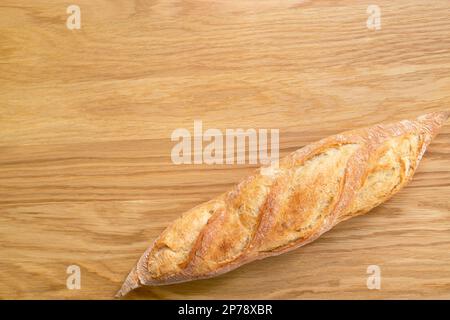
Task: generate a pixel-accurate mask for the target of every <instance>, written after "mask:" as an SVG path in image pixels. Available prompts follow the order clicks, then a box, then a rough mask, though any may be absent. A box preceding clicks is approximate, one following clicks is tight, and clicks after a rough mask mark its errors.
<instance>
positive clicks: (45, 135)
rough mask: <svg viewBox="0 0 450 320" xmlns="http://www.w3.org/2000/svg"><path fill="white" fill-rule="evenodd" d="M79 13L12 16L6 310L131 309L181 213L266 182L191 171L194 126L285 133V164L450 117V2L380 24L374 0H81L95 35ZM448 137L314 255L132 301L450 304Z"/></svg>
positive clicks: (22, 4)
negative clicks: (375, 127)
mask: <svg viewBox="0 0 450 320" xmlns="http://www.w3.org/2000/svg"><path fill="white" fill-rule="evenodd" d="M371 3H372V2H371ZM69 4H70V3H68V2H67V1H54V0H52V1H51V0H45V1H44V0H36V1H24V0H20V1H17V0H2V1H1V4H0V17H1V19H0V58H1V60H0V119H1V120H0V298H3V299H5V298H14V299H24V298H32V299H47V298H57V299H60V298H63V299H66V298H68V299H93V298H98V299H111V298H113V296H114V294H115V292H116V291H117V290H118V289H119V287H120V285H121V283H122V281H123V280H124V278H125V276H126V275H127V274H128V271H129V270H130V269H131V267H132V266H133V265H134V263H135V262H136V260H137V259H138V257H139V256H140V255H141V253H142V252H143V251H144V249H145V248H146V247H147V246H148V245H149V244H150V243H151V242H152V241H153V239H155V237H156V236H157V235H158V234H159V233H160V232H161V231H162V230H163V229H164V228H165V227H166V226H167V225H168V224H169V223H170V222H171V221H172V220H173V219H175V218H176V217H177V216H179V215H180V214H181V213H182V212H184V211H185V210H187V209H189V208H191V207H193V206H194V205H196V204H199V203H201V202H203V201H206V200H208V199H210V198H212V197H214V196H216V195H218V194H220V193H222V192H224V191H226V190H228V189H229V188H230V187H231V186H232V185H233V184H235V183H237V182H238V181H239V180H240V179H242V178H243V177H245V176H246V175H248V174H249V173H250V172H251V171H252V170H253V168H254V167H255V166H254V165H248V164H246V165H205V164H203V165H202V164H196V165H194V164H191V165H175V164H173V163H172V161H171V157H170V153H171V149H172V148H173V146H174V144H175V142H172V141H171V140H170V136H171V133H172V132H173V130H175V129H177V128H187V129H189V130H191V131H192V130H193V129H192V127H193V121H194V119H198V120H202V121H203V126H204V129H206V128H218V129H220V130H225V129H226V128H244V129H248V128H269V129H270V128H276V129H279V130H280V154H281V155H286V154H287V153H289V152H291V151H293V150H295V149H297V148H300V147H302V146H304V145H305V144H307V143H309V142H312V141H315V140H317V139H320V138H322V137H325V136H327V135H330V134H332V133H337V132H339V131H343V130H346V129H350V128H359V127H363V126H368V125H371V124H375V123H378V122H383V121H394V120H400V119H403V118H414V117H416V116H417V115H420V114H423V113H426V112H429V111H437V110H449V109H450V19H449V15H448V14H449V12H450V2H449V1H448V0H434V1H430V2H426V3H425V2H423V1H418V0H407V1H406V0H402V1H388V0H376V1H373V4H376V5H378V6H379V8H380V9H381V29H380V30H369V29H368V27H367V25H366V21H367V19H368V16H369V15H368V13H367V6H368V2H367V1H350V0H345V1H343V0H342V1H327V0H323V1H321V0H317V1H297V0H290V1H278V0H267V1H260V0H244V1H225V0H222V1H213V0H202V1H200V0H177V1H174V0H169V1H167V0H164V1H137V0H136V1H130V0H115V1H106V0H99V1H90V0H89V1H88V0H77V1H76V4H77V5H78V6H79V7H80V9H81V29H79V30H76V29H75V30H69V29H68V28H67V27H66V20H67V18H68V17H69V14H67V12H66V9H67V6H68V5H69ZM449 122H450V121H449ZM449 143H450V123H447V125H446V126H445V127H444V128H443V129H442V132H441V134H440V135H439V136H438V137H437V138H436V139H435V141H434V142H433V143H432V145H431V146H430V147H429V150H428V152H427V153H426V155H425V157H424V159H423V161H422V163H421V165H420V167H419V169H418V172H417V173H416V176H415V179H414V180H413V182H412V183H411V184H410V185H409V186H408V187H407V188H405V189H404V190H402V191H401V192H400V193H399V194H398V195H396V196H395V197H394V198H393V199H391V200H390V201H388V202H387V203H385V204H383V205H381V206H380V207H378V208H376V209H374V210H373V211H372V212H371V213H370V214H368V215H365V216H361V217H358V218H355V219H353V220H350V221H346V222H344V223H342V224H340V225H338V226H337V227H336V228H335V229H333V230H332V231H330V232H329V233H327V234H325V235H323V236H322V237H321V238H320V239H319V240H317V241H316V242H314V243H312V244H310V245H307V246H305V247H303V248H300V249H298V250H296V251H294V252H291V253H288V254H284V255H282V256H278V257H274V258H269V259H265V260H262V261H258V262H254V263H251V264H249V265H246V266H244V267H241V268H239V269H237V270H235V271H233V272H230V273H228V274H225V275H223V276H220V277H217V278H214V279H209V280H202V281H196V282H191V283H185V284H178V285H170V286H164V287H155V288H144V289H139V290H137V291H136V292H134V293H132V294H130V295H129V296H128V297H129V298H135V299H161V298H187V299H191V298H212V299H216V298H226V299H232V298H242V299H245V298H258V299H260V298H261V299H264V298H271V299H276V298H295V299H303V298H349V299H358V298H447V299H448V298H450V202H449V195H450V183H449V181H450V146H449ZM70 265H77V266H79V267H80V271H81V289H79V290H69V289H68V288H67V287H66V280H67V277H68V276H69V275H68V274H67V273H66V269H67V267H68V266H70ZM369 265H378V266H379V267H380V270H381V289H380V290H369V289H368V288H367V285H366V281H367V277H368V276H369V275H368V274H367V267H368V266H369Z"/></svg>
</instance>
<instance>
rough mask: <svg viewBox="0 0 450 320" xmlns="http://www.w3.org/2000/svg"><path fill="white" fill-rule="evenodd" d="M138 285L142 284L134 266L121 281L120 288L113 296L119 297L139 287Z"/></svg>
mask: <svg viewBox="0 0 450 320" xmlns="http://www.w3.org/2000/svg"><path fill="white" fill-rule="evenodd" d="M140 286H142V284H141V282H140V280H139V277H138V274H137V270H136V267H134V268H133V270H131V272H130V274H129V275H128V277H127V279H126V280H125V282H124V283H123V285H122V288H120V290H119V291H118V292H117V293H116V295H115V297H116V298H121V297H123V296H125V295H126V294H128V293H129V292H130V291H132V290H134V289H136V288H139V287H140Z"/></svg>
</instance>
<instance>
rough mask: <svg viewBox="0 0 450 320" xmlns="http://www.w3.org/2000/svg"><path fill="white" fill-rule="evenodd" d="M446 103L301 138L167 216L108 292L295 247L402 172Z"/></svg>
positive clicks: (374, 201)
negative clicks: (262, 165) (219, 190)
mask: <svg viewBox="0 0 450 320" xmlns="http://www.w3.org/2000/svg"><path fill="white" fill-rule="evenodd" d="M447 117H448V113H447V112H436V113H430V114H426V115H424V116H421V117H419V118H417V119H416V120H413V121H409V120H404V121H400V122H397V123H393V124H386V125H383V124H382V125H375V126H373V127H370V128H365V129H359V130H353V131H348V132H344V133H341V134H337V135H334V136H331V137H328V138H325V139H322V140H320V141H318V142H316V143H313V144H310V145H308V146H305V147H303V148H301V149H299V150H297V151H295V152H293V153H292V154H290V155H288V156H287V157H285V158H283V159H282V160H280V162H279V165H277V166H275V165H273V166H271V167H270V168H266V169H264V170H262V169H259V170H257V171H256V173H255V174H253V175H252V176H250V177H248V178H247V179H245V180H244V181H242V182H241V183H239V184H238V185H237V186H236V187H234V188H233V189H232V190H231V191H229V192H227V193H225V194H222V195H220V196H219V197H217V198H215V199H213V200H211V201H208V202H206V203H203V204H200V205H198V206H197V207H195V208H193V209H191V210H189V211H188V212H186V213H184V214H183V215H182V216H181V217H180V218H178V219H177V220H176V221H174V222H173V223H172V224H171V225H170V226H169V227H168V228H167V229H166V230H164V231H163V232H162V233H161V235H160V236H159V237H158V238H157V239H156V240H155V241H154V243H153V244H152V245H151V246H150V247H149V248H148V249H147V250H146V251H145V253H144V254H143V255H142V257H141V258H140V259H139V261H138V263H137V264H136V266H135V267H134V268H133V270H132V271H131V272H130V274H129V275H128V278H127V279H126V281H125V283H124V284H123V286H122V288H121V290H120V291H119V292H118V296H122V295H125V294H126V293H127V292H129V291H130V290H132V289H134V288H137V287H139V286H141V285H150V286H156V285H164V284H171V283H177V282H184V281H190V280H195V279H203V278H209V277H213V276H216V275H219V274H222V273H225V272H228V271H230V270H233V269H235V268H237V267H239V266H241V265H243V264H245V263H248V262H250V261H253V260H256V259H262V258H265V257H268V256H273V255H278V254H281V253H283V252H286V251H289V250H292V249H295V248H298V247H300V246H303V245H305V244H307V243H309V242H311V241H314V240H315V239H317V238H318V237H319V236H320V235H321V234H323V233H324V232H326V231H328V230H330V229H331V228H332V227H333V226H335V225H336V224H337V223H339V222H341V221H343V220H346V219H349V218H351V217H354V216H357V215H360V214H364V213H366V212H368V211H369V210H371V209H372V208H374V207H375V206H377V205H379V204H381V203H382V202H384V201H386V200H387V199H388V198H390V197H391V196H392V195H393V194H395V193H396V192H398V191H399V190H400V189H401V188H402V187H403V186H404V185H405V184H406V183H407V182H408V180H410V179H411V177H412V176H413V174H414V171H415V170H416V168H417V165H418V163H419V161H420V159H421V157H422V155H423V153H424V152H425V149H426V147H427V146H428V144H429V143H430V141H431V139H432V138H433V137H434V136H435V135H436V134H437V131H438V129H439V128H440V127H441V126H442V124H443V123H444V122H445V120H446V119H447Z"/></svg>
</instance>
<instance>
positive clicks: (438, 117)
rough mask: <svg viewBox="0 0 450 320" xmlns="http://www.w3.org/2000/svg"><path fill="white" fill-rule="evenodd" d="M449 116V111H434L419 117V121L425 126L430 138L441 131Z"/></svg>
mask: <svg viewBox="0 0 450 320" xmlns="http://www.w3.org/2000/svg"><path fill="white" fill-rule="evenodd" d="M449 116H450V112H449V111H440V112H432V113H427V114H424V115H422V116H420V117H418V118H417V121H418V122H420V123H421V124H422V125H423V126H424V129H425V130H426V132H427V134H428V136H429V139H433V138H434V137H435V136H436V135H437V134H438V133H439V129H441V127H442V125H443V124H444V123H445V122H446V121H447V119H448V117H449Z"/></svg>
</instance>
